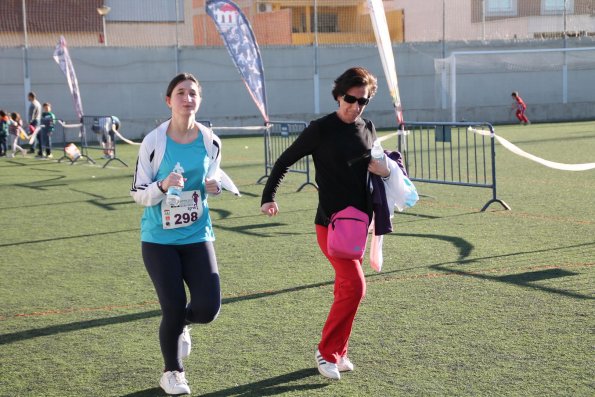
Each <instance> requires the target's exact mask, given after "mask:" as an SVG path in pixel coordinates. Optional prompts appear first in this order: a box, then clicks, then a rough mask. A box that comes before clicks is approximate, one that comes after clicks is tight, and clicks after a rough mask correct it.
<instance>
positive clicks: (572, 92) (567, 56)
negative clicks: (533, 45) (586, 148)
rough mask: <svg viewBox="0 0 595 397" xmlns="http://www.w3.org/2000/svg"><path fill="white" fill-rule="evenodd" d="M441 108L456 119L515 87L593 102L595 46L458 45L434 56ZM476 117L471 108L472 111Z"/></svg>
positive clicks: (542, 99) (558, 99) (497, 101)
mask: <svg viewBox="0 0 595 397" xmlns="http://www.w3.org/2000/svg"><path fill="white" fill-rule="evenodd" d="M434 69H435V75H436V79H437V83H438V84H437V85H438V86H439V87H440V88H439V89H440V91H441V94H442V95H441V105H442V109H445V110H446V109H448V108H450V112H451V121H452V122H455V121H457V120H458V119H460V118H461V117H462V116H463V117H465V116H464V114H466V113H471V114H473V113H472V109H473V108H477V107H485V108H490V107H502V98H508V97H510V92H511V87H512V89H513V90H520V91H521V92H525V93H526V92H527V91H529V92H531V94H532V95H531V96H532V98H536V101H535V100H534V101H533V104H537V105H538V104H543V105H548V104H553V103H561V104H569V103H570V104H572V103H578V102H595V91H594V90H593V89H592V88H591V87H589V85H588V84H585V82H586V81H593V79H594V78H595V47H581V48H549V49H524V50H494V51H455V52H453V53H452V54H451V55H450V56H449V57H447V58H440V59H436V60H435V61H434ZM474 116H475V117H477V115H475V114H473V115H472V116H471V117H474Z"/></svg>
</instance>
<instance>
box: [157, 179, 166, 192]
mask: <svg viewBox="0 0 595 397" xmlns="http://www.w3.org/2000/svg"><path fill="white" fill-rule="evenodd" d="M162 182H163V181H157V188H158V189H159V190H161V193H163V194H165V190H163V186H162Z"/></svg>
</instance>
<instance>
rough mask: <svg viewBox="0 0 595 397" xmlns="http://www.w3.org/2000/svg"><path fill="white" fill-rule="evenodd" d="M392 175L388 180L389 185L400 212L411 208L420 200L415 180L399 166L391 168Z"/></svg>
mask: <svg viewBox="0 0 595 397" xmlns="http://www.w3.org/2000/svg"><path fill="white" fill-rule="evenodd" d="M391 172H392V174H391V177H390V179H389V180H388V181H387V187H388V188H389V189H390V190H391V196H392V197H394V199H395V207H397V210H399V212H401V211H403V210H405V209H407V208H411V207H413V206H414V205H415V203H417V201H418V200H419V195H418V194H417V189H416V188H415V186H414V185H413V182H411V180H410V179H409V178H407V177H406V176H405V174H403V171H402V170H401V168H399V167H395V168H394V169H391Z"/></svg>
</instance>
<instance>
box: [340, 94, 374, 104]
mask: <svg viewBox="0 0 595 397" xmlns="http://www.w3.org/2000/svg"><path fill="white" fill-rule="evenodd" d="M343 100H344V101H345V102H347V103H355V102H357V103H358V105H360V106H366V105H367V104H368V103H370V98H356V97H354V96H353V95H349V94H345V95H343Z"/></svg>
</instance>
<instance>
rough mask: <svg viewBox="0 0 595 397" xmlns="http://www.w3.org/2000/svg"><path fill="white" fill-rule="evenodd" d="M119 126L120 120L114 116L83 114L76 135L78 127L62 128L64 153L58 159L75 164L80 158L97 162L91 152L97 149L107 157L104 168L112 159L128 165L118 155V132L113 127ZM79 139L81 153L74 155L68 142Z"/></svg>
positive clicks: (117, 128) (93, 162) (117, 127)
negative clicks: (69, 148) (70, 151)
mask: <svg viewBox="0 0 595 397" xmlns="http://www.w3.org/2000/svg"><path fill="white" fill-rule="evenodd" d="M74 126H76V125H74ZM119 128H120V122H119V120H117V119H115V118H113V117H112V116H83V117H82V118H81V123H80V124H79V129H78V131H77V133H76V136H75V135H74V130H76V128H64V127H63V128H62V131H63V134H62V136H63V142H64V145H63V147H64V155H63V156H62V157H61V158H60V159H59V160H58V161H59V162H61V161H62V160H65V159H67V160H69V161H70V163H71V164H74V163H75V162H77V161H79V160H80V159H86V160H87V162H89V163H92V164H96V163H97V162H96V161H95V160H94V159H93V157H91V155H90V154H89V153H90V151H91V150H96V151H101V152H103V156H102V157H103V158H104V159H107V161H106V162H105V164H104V165H103V168H105V167H107V165H108V164H109V163H111V162H112V161H119V162H120V163H122V164H123V165H124V166H126V167H128V164H126V163H125V162H124V161H122V160H121V159H120V158H118V156H117V145H116V134H115V133H114V131H113V129H116V130H119ZM77 141H78V143H79V145H80V148H79V151H80V153H77V155H76V156H72V155H71V154H70V153H69V151H68V145H67V144H68V143H74V142H77Z"/></svg>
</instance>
